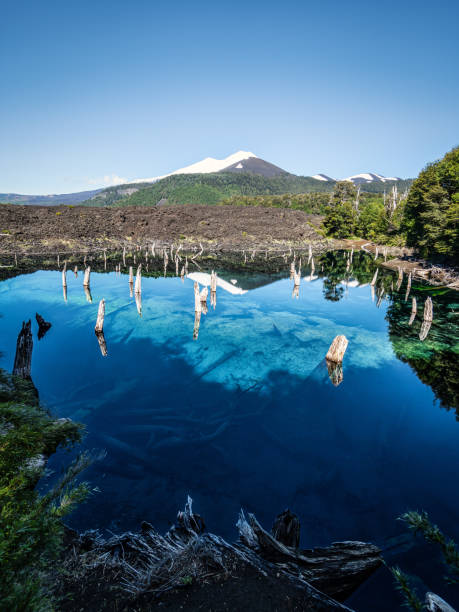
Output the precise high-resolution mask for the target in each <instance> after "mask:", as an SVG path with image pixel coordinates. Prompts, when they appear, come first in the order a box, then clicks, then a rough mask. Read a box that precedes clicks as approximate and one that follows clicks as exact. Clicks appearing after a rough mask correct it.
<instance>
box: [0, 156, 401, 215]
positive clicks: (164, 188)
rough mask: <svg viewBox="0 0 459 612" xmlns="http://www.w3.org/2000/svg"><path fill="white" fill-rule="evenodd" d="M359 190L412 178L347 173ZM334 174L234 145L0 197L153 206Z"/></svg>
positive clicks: (378, 189)
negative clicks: (136, 170)
mask: <svg viewBox="0 0 459 612" xmlns="http://www.w3.org/2000/svg"><path fill="white" fill-rule="evenodd" d="M344 180H349V181H352V182H353V183H354V184H355V185H360V188H361V190H362V191H367V192H369V193H382V192H383V191H388V190H389V189H390V188H391V187H392V185H397V187H398V189H399V191H405V190H406V189H408V188H409V186H410V185H411V183H412V180H411V179H407V180H402V179H398V178H394V177H390V178H387V177H384V176H382V175H380V174H373V173H362V174H355V175H353V176H350V177H348V178H347V179H344ZM335 183H336V181H335V179H333V178H331V177H329V176H327V175H326V174H316V175H314V176H297V175H295V174H291V173H289V172H287V171H286V170H284V169H282V168H280V167H279V166H276V165H275V164H272V163H270V162H268V161H266V160H264V159H261V158H260V157H257V156H256V155H255V154H254V153H251V152H250V151H237V152H236V153H233V154H232V155H229V156H228V157H225V158H224V159H216V158H214V157H206V158H205V159H203V160H201V161H199V162H196V163H194V164H191V165H189V166H185V167H184V168H179V169H178V170H174V171H173V172H170V173H169V174H165V175H162V176H156V177H153V178H146V179H139V180H137V181H131V182H129V183H126V184H124V185H117V186H114V187H108V188H106V189H95V190H92V191H82V192H79V193H68V194H60V195H54V194H53V195H46V196H36V195H19V194H11V193H9V194H0V202H7V203H12V204H41V205H57V204H67V205H71V204H84V205H86V206H113V205H117V206H118V205H120V206H121V205H128V206H133V205H137V206H156V205H157V204H158V203H159V202H161V205H167V204H217V203H218V202H221V201H222V200H224V199H228V198H233V197H239V196H241V197H242V196H244V197H249V196H271V195H282V194H300V193H303V194H307V193H310V192H317V193H323V192H329V191H331V190H332V189H333V186H334V184H335Z"/></svg>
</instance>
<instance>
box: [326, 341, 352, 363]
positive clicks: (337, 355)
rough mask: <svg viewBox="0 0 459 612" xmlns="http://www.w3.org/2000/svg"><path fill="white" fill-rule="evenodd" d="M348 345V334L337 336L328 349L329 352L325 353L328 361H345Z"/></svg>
mask: <svg viewBox="0 0 459 612" xmlns="http://www.w3.org/2000/svg"><path fill="white" fill-rule="evenodd" d="M347 345H348V339H347V338H346V336H342V335H341V336H336V338H335V339H334V340H333V342H332V343H331V345H330V348H329V349H328V353H327V354H326V355H325V359H327V361H333V362H335V363H341V362H342V361H343V357H344V353H345V352H346V349H347Z"/></svg>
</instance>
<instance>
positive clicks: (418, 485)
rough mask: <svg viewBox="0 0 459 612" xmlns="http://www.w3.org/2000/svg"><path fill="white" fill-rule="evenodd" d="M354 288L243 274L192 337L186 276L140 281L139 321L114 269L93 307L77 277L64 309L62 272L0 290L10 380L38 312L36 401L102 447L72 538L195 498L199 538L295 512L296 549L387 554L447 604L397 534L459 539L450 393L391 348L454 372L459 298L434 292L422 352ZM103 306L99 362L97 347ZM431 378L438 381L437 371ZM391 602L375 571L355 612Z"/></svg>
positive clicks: (161, 519) (134, 522)
mask: <svg viewBox="0 0 459 612" xmlns="http://www.w3.org/2000/svg"><path fill="white" fill-rule="evenodd" d="M220 273H221V275H222V276H223V277H225V278H226V279H227V280H231V279H236V280H238V274H237V273H236V272H233V273H227V274H225V272H224V271H223V270H221V271H220ZM279 276H284V278H279ZM349 280H350V281H351V282H350V284H349V283H348V285H347V287H346V285H345V284H338V285H336V287H334V291H335V292H336V291H337V292H338V293H340V297H341V299H339V300H337V301H331V300H330V299H325V298H324V293H325V292H326V291H327V286H324V280H323V279H322V278H316V279H313V280H312V281H310V282H308V281H306V280H305V279H303V280H302V282H301V287H300V291H299V298H298V299H294V298H292V286H293V283H292V281H291V280H290V279H289V278H288V269H287V266H286V272H285V275H282V274H281V275H279V274H275V275H274V274H273V275H270V274H269V273H267V274H262V273H260V272H257V273H255V272H254V274H253V275H251V273H250V270H248V271H245V272H244V275H241V276H240V278H239V280H238V283H236V284H235V285H232V284H231V283H229V285H231V287H235V288H242V290H243V291H242V292H241V294H233V293H230V292H228V291H226V290H225V289H224V288H221V287H219V288H218V290H217V304H216V308H215V309H213V308H212V307H210V304H209V312H208V314H207V315H204V314H203V315H202V317H201V323H200V329H199V337H198V339H197V340H194V339H193V325H194V295H193V281H192V279H190V278H185V279H184V281H183V282H182V281H181V280H180V278H169V277H168V278H147V277H143V279H142V315H141V316H139V314H138V311H137V308H136V304H135V301H134V298H132V297H130V293H129V286H128V277H127V276H126V275H125V274H122V275H118V274H115V273H114V272H111V273H106V274H102V273H92V275H91V292H92V299H93V301H92V303H89V302H88V301H87V299H86V297H85V294H84V291H83V287H82V275H81V272H80V274H79V275H78V278H75V277H74V275H73V273H70V272H69V273H68V274H67V282H68V292H67V301H64V299H63V295H62V287H61V273H60V272H59V271H57V270H56V271H37V272H35V273H33V274H27V275H21V276H17V277H15V278H10V279H8V280H5V281H3V282H1V283H0V314H1V315H2V317H0V337H1V346H0V349H1V351H2V356H1V360H0V367H3V368H5V369H7V370H11V369H12V365H13V360H14V350H15V345H16V337H17V333H18V331H19V329H20V326H21V323H22V321H23V320H26V319H29V318H33V317H34V315H35V312H38V313H40V314H41V315H42V316H44V318H45V319H46V320H48V321H51V322H52V328H51V330H50V331H49V332H48V334H47V335H46V336H45V337H44V338H43V339H42V340H40V341H38V340H37V339H36V335H35V338H34V353H33V360H32V379H33V381H34V383H35V386H36V387H37V388H38V390H39V394H40V399H41V401H42V402H43V403H44V404H45V405H46V406H47V407H48V408H49V409H50V410H51V411H52V412H53V413H54V414H56V415H58V416H60V417H70V418H72V419H74V420H77V421H80V422H82V423H84V424H85V425H86V429H87V435H86V437H85V440H84V443H83V446H84V447H85V448H90V449H92V448H95V449H106V452H107V454H106V457H105V459H103V460H101V461H98V462H96V463H95V464H93V466H91V467H90V468H89V469H88V471H87V472H86V473H85V475H84V478H85V480H88V481H89V482H90V483H91V485H93V486H94V487H98V489H100V492H95V493H94V495H92V496H91V497H90V499H89V501H88V502H87V503H85V504H84V505H83V506H81V507H80V508H79V510H78V511H77V512H76V513H75V515H74V516H73V517H72V519H71V524H72V526H74V527H76V528H79V529H86V528H100V529H102V530H111V531H114V532H120V531H122V530H126V529H136V528H138V526H139V523H140V521H142V520H147V521H149V522H151V523H153V524H154V525H155V527H157V528H158V529H159V530H166V529H167V527H168V526H169V525H170V523H171V522H173V521H174V518H175V516H176V512H177V510H178V509H179V508H181V507H182V506H183V505H184V502H185V498H186V495H187V494H190V495H191V496H192V497H193V499H194V506H195V509H196V510H197V511H198V512H199V513H200V514H201V515H203V517H204V518H205V520H206V524H207V527H208V529H209V530H210V531H213V532H216V533H219V534H221V535H223V536H225V537H227V538H230V539H234V538H235V537H236V529H235V523H236V520H237V514H238V511H239V509H240V508H241V507H244V508H245V509H247V510H249V511H251V512H254V513H255V514H256V516H257V517H258V519H259V520H260V521H261V523H262V524H263V525H264V526H265V527H267V528H270V526H271V523H272V521H273V518H274V517H275V516H276V514H278V513H279V512H281V511H282V510H283V509H285V508H286V507H289V508H290V509H292V510H293V511H294V512H296V513H297V514H298V515H299V517H300V520H301V524H302V542H301V544H302V546H305V547H306V546H307V547H312V546H316V545H327V544H329V543H331V542H332V541H336V540H343V539H346V540H348V539H358V540H368V541H372V542H375V543H377V544H379V545H381V546H383V547H392V546H395V548H394V549H392V548H391V551H389V552H388V555H389V559H390V562H397V563H400V564H401V565H402V566H403V568H404V569H406V570H407V571H413V572H414V573H417V574H420V575H421V577H422V579H423V580H424V583H425V584H424V586H428V587H429V588H432V589H434V590H436V591H437V592H440V594H441V593H443V595H444V596H446V597H447V598H448V599H449V601H450V603H451V604H453V605H454V604H458V603H459V597H458V596H457V594H456V595H454V588H453V590H452V591H451V590H450V588H449V587H448V588H446V587H444V586H443V583H442V582H441V580H440V577H441V575H442V568H441V566H440V565H439V564H438V563H437V562H436V557H435V558H434V556H433V553H432V552H431V551H430V549H427V553H426V554H424V555H423V560H422V561H421V560H420V557H422V555H421V556H420V553H419V551H420V550H423V548H420V547H417V546H414V545H413V544H412V539H411V538H409V537H408V538H405V537H400V536H401V534H404V533H405V531H406V529H404V528H403V525H401V523H400V522H398V521H396V518H397V516H399V515H400V514H401V513H402V512H404V511H406V510H409V509H424V510H427V511H428V512H429V514H430V515H431V516H432V518H433V519H434V520H435V522H436V523H438V524H439V525H440V526H441V527H442V529H444V531H445V532H447V533H448V534H449V535H451V536H453V537H456V538H458V539H459V526H458V508H459V487H458V486H457V471H458V467H459V443H458V442H459V422H458V421H457V420H456V414H455V411H454V409H453V407H454V403H455V399H456V400H457V397H456V398H454V395H453V394H451V389H449V392H443V393H442V397H439V398H437V397H436V393H437V395H438V394H439V392H438V388H437V387H436V386H435V384H434V385H433V386H434V387H435V389H436V393H435V392H434V391H433V390H432V388H431V386H429V385H427V384H425V383H423V382H421V380H420V378H419V375H418V374H417V371H416V366H417V364H418V361H416V360H415V361H413V362H412V363H411V364H410V363H406V362H403V361H402V360H401V359H400V358H399V357H400V347H402V348H403V350H405V349H406V350H407V351H408V352H409V355H414V356H415V357H416V358H417V357H419V355H421V357H422V356H423V355H424V357H425V352H426V351H427V352H429V351H430V353H429V354H431V355H444V353H442V351H445V349H446V350H447V351H449V352H447V353H446V354H447V355H452V356H453V359H456V371H457V350H458V349H457V324H456V323H455V321H456V319H455V318H454V314H455V312H456V311H457V302H458V299H457V295H456V294H454V293H453V292H450V293H446V294H445V293H443V294H441V295H440V296H438V297H436V296H435V295H434V296H433V300H434V313H435V314H436V320H435V321H434V325H433V327H432V330H431V332H430V334H429V336H428V337H427V339H426V340H425V341H424V342H423V343H422V342H421V341H420V340H419V339H418V334H419V327H420V322H419V320H417V321H416V322H415V324H414V325H413V327H411V328H408V326H407V325H406V321H405V319H406V318H407V316H408V317H409V310H410V307H411V304H410V301H407V302H405V301H404V287H402V290H401V292H400V293H396V292H395V291H394V292H392V293H390V295H389V296H386V297H385V298H384V299H383V300H382V302H381V304H380V307H379V308H378V307H376V300H375V301H372V298H371V291H370V287H369V286H368V285H367V286H363V287H362V286H360V285H358V282H357V281H356V280H355V278H353V277H352V276H351V277H350V279H349ZM353 280H354V282H352V281H353ZM387 282H389V281H387ZM335 284H336V283H335ZM354 285H358V286H354ZM244 289H248V290H247V291H244ZM328 289H329V287H328ZM423 289H425V288H423V287H419V293H418V295H421V296H422V295H424V294H422V290H423ZM413 291H414V292H415V291H416V288H415V287H414V286H413ZM328 295H330V293H328ZM425 295H427V293H425ZM102 297H104V298H105V300H106V319H105V327H104V331H105V339H106V343H107V349H108V356H107V357H103V356H102V355H101V351H100V348H99V344H98V342H97V339H96V337H95V335H94V323H95V319H96V316H97V308H98V302H99V300H100V299H101V298H102ZM410 299H411V298H410ZM397 308H398V310H397ZM406 313H408V315H406ZM33 325H34V331H36V328H37V326H36V323H35V321H34V322H33ZM337 334H345V335H346V336H347V338H348V340H349V346H348V349H347V352H346V355H345V358H344V363H343V381H342V382H341V384H339V385H338V386H334V385H333V384H332V383H331V381H330V379H329V376H328V372H327V367H326V364H325V361H324V356H325V354H326V352H327V349H328V347H329V345H330V343H331V341H332V340H333V338H334V337H335V336H336V335H337ZM394 343H395V344H394ZM397 343H398V344H397ZM394 346H395V348H394ZM396 350H397V351H398V352H399V356H397V354H396ZM454 351H456V352H454ZM443 358H444V357H443ZM413 363H414V365H413ZM450 366H451V364H450ZM436 367H437V369H438V373H437V374H435V373H434V378H435V377H436V376H439V377H440V378H441V377H442V376H443V374H442V372H443V370H442V368H443V365H442V363H440V366H438V364H437V366H436ZM453 367H454V366H453ZM448 376H451V373H449V375H448ZM440 382H441V381H440ZM440 387H441V384H440ZM441 404H442V405H441ZM448 408H449V409H448ZM68 460H69V457H68V455H67V454H66V453H65V452H60V453H57V455H56V456H55V457H54V458H53V459H52V461H51V462H50V467H51V468H52V469H53V470H55V472H56V473H57V472H59V471H60V469H61V466H62V465H63V464H64V463H67V462H68ZM50 479H52V476H51V477H50ZM45 485H46V482H45V483H44V486H45ZM429 551H430V552H429ZM432 559H434V561H435V563H434V561H432ZM431 562H432V563H434V565H435V564H436V566H438V569H434V570H432V563H431ZM384 572H385V573H384ZM451 593H453V595H451ZM398 601H399V600H398V597H397V596H396V595H395V594H393V591H392V583H391V579H390V577H389V576H388V574H387V570H381V571H380V572H379V573H378V575H377V576H376V577H375V578H373V579H372V580H371V581H370V582H369V583H367V584H366V585H365V586H364V587H363V588H362V589H361V590H360V591H359V592H358V593H357V594H356V595H354V596H353V598H352V599H351V601H350V605H353V606H354V607H356V608H357V609H360V610H370V609H371V610H390V609H398Z"/></svg>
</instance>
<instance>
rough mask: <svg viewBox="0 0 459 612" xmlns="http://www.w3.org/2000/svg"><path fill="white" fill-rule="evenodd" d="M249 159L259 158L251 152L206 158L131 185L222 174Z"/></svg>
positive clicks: (138, 180)
mask: <svg viewBox="0 0 459 612" xmlns="http://www.w3.org/2000/svg"><path fill="white" fill-rule="evenodd" d="M249 157H257V155H255V153H250V151H237V153H233V154H232V155H228V157H225V158H224V159H215V158H214V157H206V158H205V159H202V160H201V161H199V162H196V163H195V164H191V166H185V167H184V168H179V169H178V170H174V172H169V174H163V175H161V176H154V177H152V178H144V179H136V180H135V181H129V182H130V183H154V182H155V181H159V180H161V179H163V178H166V176H172V175H173V174H208V173H210V172H220V170H223V169H224V168H227V167H228V166H232V165H233V164H236V163H237V162H240V161H242V160H243V159H249Z"/></svg>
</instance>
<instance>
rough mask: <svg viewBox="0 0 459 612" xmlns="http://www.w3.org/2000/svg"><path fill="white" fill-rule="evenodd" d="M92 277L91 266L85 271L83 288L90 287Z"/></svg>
mask: <svg viewBox="0 0 459 612" xmlns="http://www.w3.org/2000/svg"><path fill="white" fill-rule="evenodd" d="M90 277H91V266H87V268H86V269H85V271H84V278H83V287H89V284H90Z"/></svg>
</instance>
